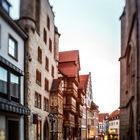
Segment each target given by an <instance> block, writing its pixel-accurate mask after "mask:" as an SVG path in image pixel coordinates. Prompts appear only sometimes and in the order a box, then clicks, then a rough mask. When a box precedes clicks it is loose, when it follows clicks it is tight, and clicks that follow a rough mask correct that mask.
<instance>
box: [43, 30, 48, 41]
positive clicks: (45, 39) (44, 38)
mask: <svg viewBox="0 0 140 140" xmlns="http://www.w3.org/2000/svg"><path fill="white" fill-rule="evenodd" d="M43 40H44V42H45V44H47V31H46V29H45V28H44V31H43Z"/></svg>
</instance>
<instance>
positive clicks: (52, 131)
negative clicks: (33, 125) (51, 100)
mask: <svg viewBox="0 0 140 140" xmlns="http://www.w3.org/2000/svg"><path fill="white" fill-rule="evenodd" d="M48 117H49V121H50V123H51V140H54V138H53V136H54V123H55V119H56V116H55V114H54V113H50V114H49V115H48Z"/></svg>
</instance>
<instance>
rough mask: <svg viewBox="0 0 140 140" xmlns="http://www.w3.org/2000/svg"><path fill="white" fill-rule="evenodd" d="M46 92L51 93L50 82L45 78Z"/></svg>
mask: <svg viewBox="0 0 140 140" xmlns="http://www.w3.org/2000/svg"><path fill="white" fill-rule="evenodd" d="M45 91H49V80H48V79H46V78H45Z"/></svg>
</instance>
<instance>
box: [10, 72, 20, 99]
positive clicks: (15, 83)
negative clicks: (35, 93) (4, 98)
mask: <svg viewBox="0 0 140 140" xmlns="http://www.w3.org/2000/svg"><path fill="white" fill-rule="evenodd" d="M10 95H11V97H14V98H19V77H18V76H16V75H14V74H12V73H11V74H10Z"/></svg>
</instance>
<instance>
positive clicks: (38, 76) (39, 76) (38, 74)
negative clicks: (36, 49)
mask: <svg viewBox="0 0 140 140" xmlns="http://www.w3.org/2000/svg"><path fill="white" fill-rule="evenodd" d="M36 83H37V84H38V85H40V86H41V72H40V71H38V70H36Z"/></svg>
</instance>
